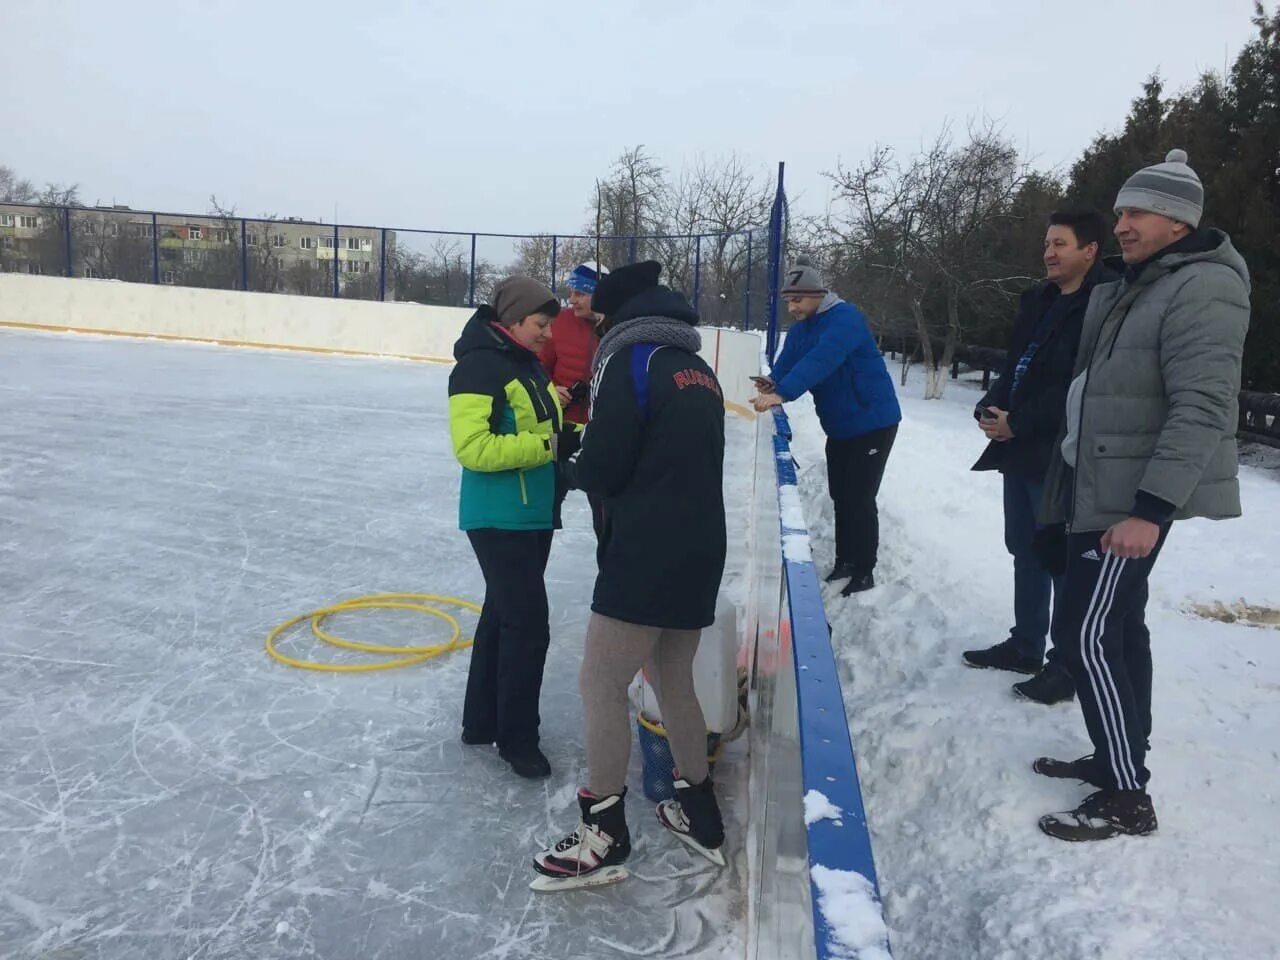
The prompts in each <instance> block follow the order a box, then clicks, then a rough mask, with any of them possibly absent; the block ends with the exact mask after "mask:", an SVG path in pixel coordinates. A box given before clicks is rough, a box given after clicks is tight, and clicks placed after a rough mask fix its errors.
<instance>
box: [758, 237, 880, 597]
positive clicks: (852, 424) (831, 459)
mask: <svg viewBox="0 0 1280 960" xmlns="http://www.w3.org/2000/svg"><path fill="white" fill-rule="evenodd" d="M781 292H782V297H783V299H784V300H785V301H786V304H787V312H788V313H790V314H791V318H792V320H793V321H794V322H793V323H792V325H791V329H790V330H788V331H787V338H786V341H785V343H784V344H783V347H782V353H781V354H780V355H779V356H778V359H777V360H775V361H774V364H773V370H772V372H771V374H770V376H768V377H760V378H757V379H756V386H757V388H758V389H759V390H760V395H759V396H757V397H754V398H753V399H752V401H751V404H752V406H754V407H755V409H756V410H757V411H758V412H760V413H763V412H764V411H765V410H768V409H769V408H770V407H774V406H777V405H779V404H782V403H789V402H790V401H792V400H795V399H796V398H798V397H800V396H802V395H803V394H805V393H812V394H813V405H814V406H815V407H816V408H817V411H818V420H819V421H820V422H821V424H822V429H823V431H824V432H825V433H826V435H827V480H828V487H829V490H830V493H831V500H832V503H833V504H834V505H835V515H836V562H835V567H834V568H833V569H832V571H831V574H830V575H829V576H828V577H827V581H828V582H830V583H834V582H836V581H838V580H844V579H848V580H849V583H848V584H847V585H846V586H845V588H844V589H843V590H842V591H841V596H845V597H847V596H850V595H851V594H854V593H858V592H861V591H863V590H870V589H871V588H872V587H874V586H875V583H876V581H875V575H874V573H875V567H876V555H877V552H878V550H879V545H880V519H879V514H878V511H877V509H876V495H877V494H878V493H879V492H880V481H881V479H882V478H883V477H884V468H885V464H886V463H888V461H889V451H890V450H892V449H893V441H894V438H895V437H896V436H897V434H898V423H899V421H901V420H902V410H901V409H900V408H899V406H898V395H897V393H896V392H895V391H894V389H893V380H892V378H891V377H890V376H889V371H888V368H886V367H885V364H884V357H883V356H881V354H880V348H879V347H877V346H876V341H875V338H874V337H872V336H871V330H870V329H869V328H868V327H867V321H866V318H865V317H863V315H862V312H861V311H860V310H859V309H858V308H857V307H855V306H853V304H850V303H845V301H843V300H841V299H840V298H839V297H838V296H836V295H835V294H834V293H832V292H831V291H830V290H828V289H827V285H826V284H825V283H824V282H823V280H822V277H821V275H820V274H819V273H818V271H817V270H816V269H815V268H814V266H813V264H812V263H810V262H809V260H807V259H805V258H803V257H801V258H798V259H797V260H796V263H795V266H794V267H792V269H791V270H789V271H788V273H787V282H786V284H785V285H784V286H783V288H782V291H781Z"/></svg>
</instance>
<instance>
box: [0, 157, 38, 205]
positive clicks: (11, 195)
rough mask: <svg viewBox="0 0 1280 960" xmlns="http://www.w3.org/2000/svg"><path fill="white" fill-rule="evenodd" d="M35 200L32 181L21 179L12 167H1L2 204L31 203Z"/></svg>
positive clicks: (0, 189)
mask: <svg viewBox="0 0 1280 960" xmlns="http://www.w3.org/2000/svg"><path fill="white" fill-rule="evenodd" d="M35 198H36V188H35V187H33V186H32V185H31V181H30V180H23V179H20V178H19V177H18V174H17V172H16V171H15V170H14V169H13V168H12V167H5V166H0V203H30V202H31V201H33V200H34V199H35Z"/></svg>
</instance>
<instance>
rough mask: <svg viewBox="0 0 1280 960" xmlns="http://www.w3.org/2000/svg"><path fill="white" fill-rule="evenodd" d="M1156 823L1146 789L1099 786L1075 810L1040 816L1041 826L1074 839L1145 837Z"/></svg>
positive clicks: (1153, 829) (1059, 838) (1052, 835)
mask: <svg viewBox="0 0 1280 960" xmlns="http://www.w3.org/2000/svg"><path fill="white" fill-rule="evenodd" d="M1156 827H1157V823H1156V809H1155V807H1154V806H1153V805H1152V803H1151V797H1150V796H1149V795H1148V794H1147V791H1145V790H1099V791H1098V792H1097V793H1091V794H1089V796H1087V797H1085V798H1084V802H1083V803H1082V804H1080V806H1078V807H1076V808H1075V809H1074V810H1068V811H1067V812H1066V813H1050V814H1046V815H1045V816H1043V817H1041V818H1040V829H1041V830H1043V831H1044V832H1045V833H1047V834H1048V835H1049V836H1051V837H1054V838H1055V839H1058V840H1069V841H1072V842H1080V841H1086V840H1109V839H1111V838H1112V837H1120V836H1125V837H1145V836H1147V835H1148V834H1151V833H1155V832H1156Z"/></svg>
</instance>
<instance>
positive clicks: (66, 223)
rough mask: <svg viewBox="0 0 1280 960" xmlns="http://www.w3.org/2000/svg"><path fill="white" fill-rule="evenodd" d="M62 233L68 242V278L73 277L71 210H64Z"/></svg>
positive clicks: (64, 208)
mask: <svg viewBox="0 0 1280 960" xmlns="http://www.w3.org/2000/svg"><path fill="white" fill-rule="evenodd" d="M62 233H63V238H64V239H65V241H66V255H67V276H68V277H69V276H71V274H72V270H71V208H70V207H63V208H62Z"/></svg>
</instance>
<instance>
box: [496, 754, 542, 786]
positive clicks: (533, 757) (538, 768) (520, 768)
mask: <svg viewBox="0 0 1280 960" xmlns="http://www.w3.org/2000/svg"><path fill="white" fill-rule="evenodd" d="M498 755H499V756H500V757H502V759H503V760H505V761H507V763H509V764H511V769H512V770H514V771H515V772H516V774H517V775H518V776H521V777H524V778H525V779H526V780H541V779H542V778H543V777H549V776H551V764H550V763H549V762H548V761H547V758H546V757H545V756H543V754H542V751H541V750H539V749H538V748H537V747H536V746H534V747H517V748H515V749H511V750H507V749H500V750H499V751H498Z"/></svg>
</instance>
